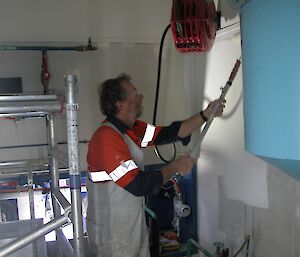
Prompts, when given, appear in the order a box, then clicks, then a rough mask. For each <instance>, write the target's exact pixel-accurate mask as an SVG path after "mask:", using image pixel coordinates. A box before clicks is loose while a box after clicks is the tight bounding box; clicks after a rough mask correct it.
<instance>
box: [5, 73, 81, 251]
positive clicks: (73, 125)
mask: <svg viewBox="0 0 300 257" xmlns="http://www.w3.org/2000/svg"><path fill="white" fill-rule="evenodd" d="M65 89H66V90H65V91H66V95H65V99H66V103H65V111H66V116H67V135H68V164H69V179H70V190H71V203H70V202H69V201H68V200H67V199H66V198H65V196H64V195H63V194H62V193H61V192H60V190H59V166H58V158H57V154H56V151H57V150H56V148H57V143H56V140H55V131H54V114H55V113H58V112H61V111H62V110H63V108H62V104H61V102H60V101H59V100H58V97H57V96H56V95H14V96H0V118H27V117H33V118H34V117H45V118H46V130H47V138H48V157H49V159H43V160H36V159H34V160H22V161H8V162H2V163H0V167H2V168H5V169H8V170H9V172H11V173H8V174H7V173H5V174H4V175H5V176H7V175H10V174H12V175H13V174H16V173H14V171H13V170H12V169H13V168H22V167H23V168H24V169H26V171H27V177H28V194H29V202H30V213H31V219H34V218H35V217H34V209H33V208H34V206H33V187H32V182H33V175H32V174H33V171H34V168H35V167H36V166H38V167H41V166H42V167H44V168H45V167H46V168H48V169H49V172H50V177H51V195H52V205H53V212H54V217H55V218H54V219H53V220H51V221H50V222H48V223H47V224H45V225H44V226H42V227H41V228H39V229H36V230H34V231H32V232H31V234H29V235H26V236H23V237H20V238H17V239H15V240H13V241H11V242H10V243H8V244H7V245H5V246H3V247H2V248H0V257H4V256H8V255H10V254H11V253H13V252H15V251H17V250H19V249H21V248H23V247H25V246H26V245H28V244H30V243H32V246H33V252H34V253H35V254H36V252H35V240H37V239H38V238H40V237H43V236H45V235H46V234H48V233H49V232H51V231H53V230H55V231H56V237H57V238H56V239H57V243H58V246H59V247H58V251H59V254H60V256H63V255H64V256H67V257H69V256H70V257H74V256H75V257H83V256H84V247H83V223H82V214H81V213H82V210H81V208H82V207H81V179H80V171H79V167H80V163H79V141H78V120H77V113H78V103H77V77H76V76H75V75H67V76H65ZM47 162H48V163H47ZM0 177H1V174H0ZM60 207H62V208H63V210H64V214H63V215H61V212H60V210H61V209H60ZM67 223H72V224H73V234H74V239H73V242H74V244H73V245H74V247H72V245H71V244H70V242H69V241H68V240H67V239H66V237H65V236H64V234H63V232H62V228H61V227H62V226H63V225H65V224H67ZM34 257H36V256H34Z"/></svg>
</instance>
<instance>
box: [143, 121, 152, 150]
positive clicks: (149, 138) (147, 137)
mask: <svg viewBox="0 0 300 257" xmlns="http://www.w3.org/2000/svg"><path fill="white" fill-rule="evenodd" d="M154 132H155V126H153V125H151V124H147V128H146V131H145V135H144V138H143V140H142V143H141V146H142V147H146V146H147V145H148V144H149V142H151V141H152V139H153V136H154Z"/></svg>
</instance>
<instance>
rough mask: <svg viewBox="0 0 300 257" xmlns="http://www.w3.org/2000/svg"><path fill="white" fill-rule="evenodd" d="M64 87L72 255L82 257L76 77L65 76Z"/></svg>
mask: <svg viewBox="0 0 300 257" xmlns="http://www.w3.org/2000/svg"><path fill="white" fill-rule="evenodd" d="M65 87H66V114H67V132H68V156H69V174H70V189H71V201H72V223H73V234H74V253H75V256H76V257H84V253H83V251H84V247H83V226H82V214H81V213H82V207H81V179H80V171H79V166H80V163H79V144H78V142H79V140H78V120H77V113H78V103H77V77H76V76H75V75H67V76H65Z"/></svg>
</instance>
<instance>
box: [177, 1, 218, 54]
mask: <svg viewBox="0 0 300 257" xmlns="http://www.w3.org/2000/svg"><path fill="white" fill-rule="evenodd" d="M171 29H172V32H173V37H174V41H175V47H176V49H177V50H178V51H180V52H193V51H198V52H205V51H208V50H210V49H211V47H212V45H213V43H214V40H215V37H216V31H217V23H216V9H215V5H214V2H213V1H209V0H173V6H172V16H171Z"/></svg>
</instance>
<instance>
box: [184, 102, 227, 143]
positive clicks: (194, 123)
mask: <svg viewBox="0 0 300 257" xmlns="http://www.w3.org/2000/svg"><path fill="white" fill-rule="evenodd" d="M218 104H219V107H218V109H217V111H216V114H215V116H221V115H222V113H223V109H224V104H223V103H220V100H214V101H212V102H210V103H209V105H208V106H207V108H206V109H205V110H204V111H203V112H202V115H203V116H204V118H203V117H202V116H201V115H200V113H196V114H195V115H193V116H192V117H190V118H188V119H186V120H184V121H182V123H181V126H180V129H179V131H178V136H179V137H180V138H185V137H187V136H189V135H191V134H192V133H193V132H194V131H196V130H197V129H199V128H201V126H202V125H203V124H204V123H205V120H204V119H205V118H206V120H207V119H209V118H210V117H211V115H212V114H213V110H214V108H215V106H216V105H218Z"/></svg>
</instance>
